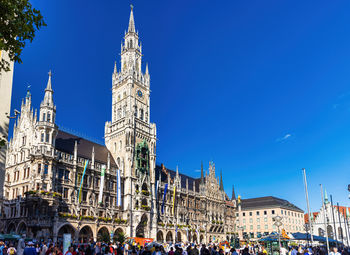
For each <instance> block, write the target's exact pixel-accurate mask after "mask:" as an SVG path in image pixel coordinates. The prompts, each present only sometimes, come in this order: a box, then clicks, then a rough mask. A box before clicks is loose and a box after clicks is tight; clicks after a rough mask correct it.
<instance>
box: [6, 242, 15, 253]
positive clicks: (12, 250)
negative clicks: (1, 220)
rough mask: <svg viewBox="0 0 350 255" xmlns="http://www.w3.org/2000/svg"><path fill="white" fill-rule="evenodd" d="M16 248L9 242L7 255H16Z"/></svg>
mask: <svg viewBox="0 0 350 255" xmlns="http://www.w3.org/2000/svg"><path fill="white" fill-rule="evenodd" d="M16 252H17V250H16V248H15V247H14V245H13V243H10V244H9V248H8V249H7V255H16V254H17V253H16Z"/></svg>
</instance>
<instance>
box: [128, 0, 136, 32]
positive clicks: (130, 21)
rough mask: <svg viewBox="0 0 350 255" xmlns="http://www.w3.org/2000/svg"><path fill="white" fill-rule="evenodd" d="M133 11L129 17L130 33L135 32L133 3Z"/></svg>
mask: <svg viewBox="0 0 350 255" xmlns="http://www.w3.org/2000/svg"><path fill="white" fill-rule="evenodd" d="M130 7H131V11H130V18H129V27H128V33H130V32H131V33H135V21H134V12H133V9H134V6H133V5H132V4H131V5H130Z"/></svg>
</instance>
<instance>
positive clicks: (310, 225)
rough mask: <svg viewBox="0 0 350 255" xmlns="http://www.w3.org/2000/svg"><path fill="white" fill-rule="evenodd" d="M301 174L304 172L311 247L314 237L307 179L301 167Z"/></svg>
mask: <svg viewBox="0 0 350 255" xmlns="http://www.w3.org/2000/svg"><path fill="white" fill-rule="evenodd" d="M303 174H304V186H305V197H306V205H307V213H308V214H309V228H310V233H311V247H312V245H313V242H314V237H313V229H312V222H311V219H312V217H311V213H310V204H309V194H308V191H307V180H306V172H305V168H303Z"/></svg>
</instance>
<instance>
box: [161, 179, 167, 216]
mask: <svg viewBox="0 0 350 255" xmlns="http://www.w3.org/2000/svg"><path fill="white" fill-rule="evenodd" d="M167 190H168V183H166V184H165V186H164V195H163V203H162V214H164V203H165V196H166V192H167Z"/></svg>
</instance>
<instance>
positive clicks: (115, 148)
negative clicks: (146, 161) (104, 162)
mask: <svg viewBox="0 0 350 255" xmlns="http://www.w3.org/2000/svg"><path fill="white" fill-rule="evenodd" d="M116 151H117V143H114V152H116Z"/></svg>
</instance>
